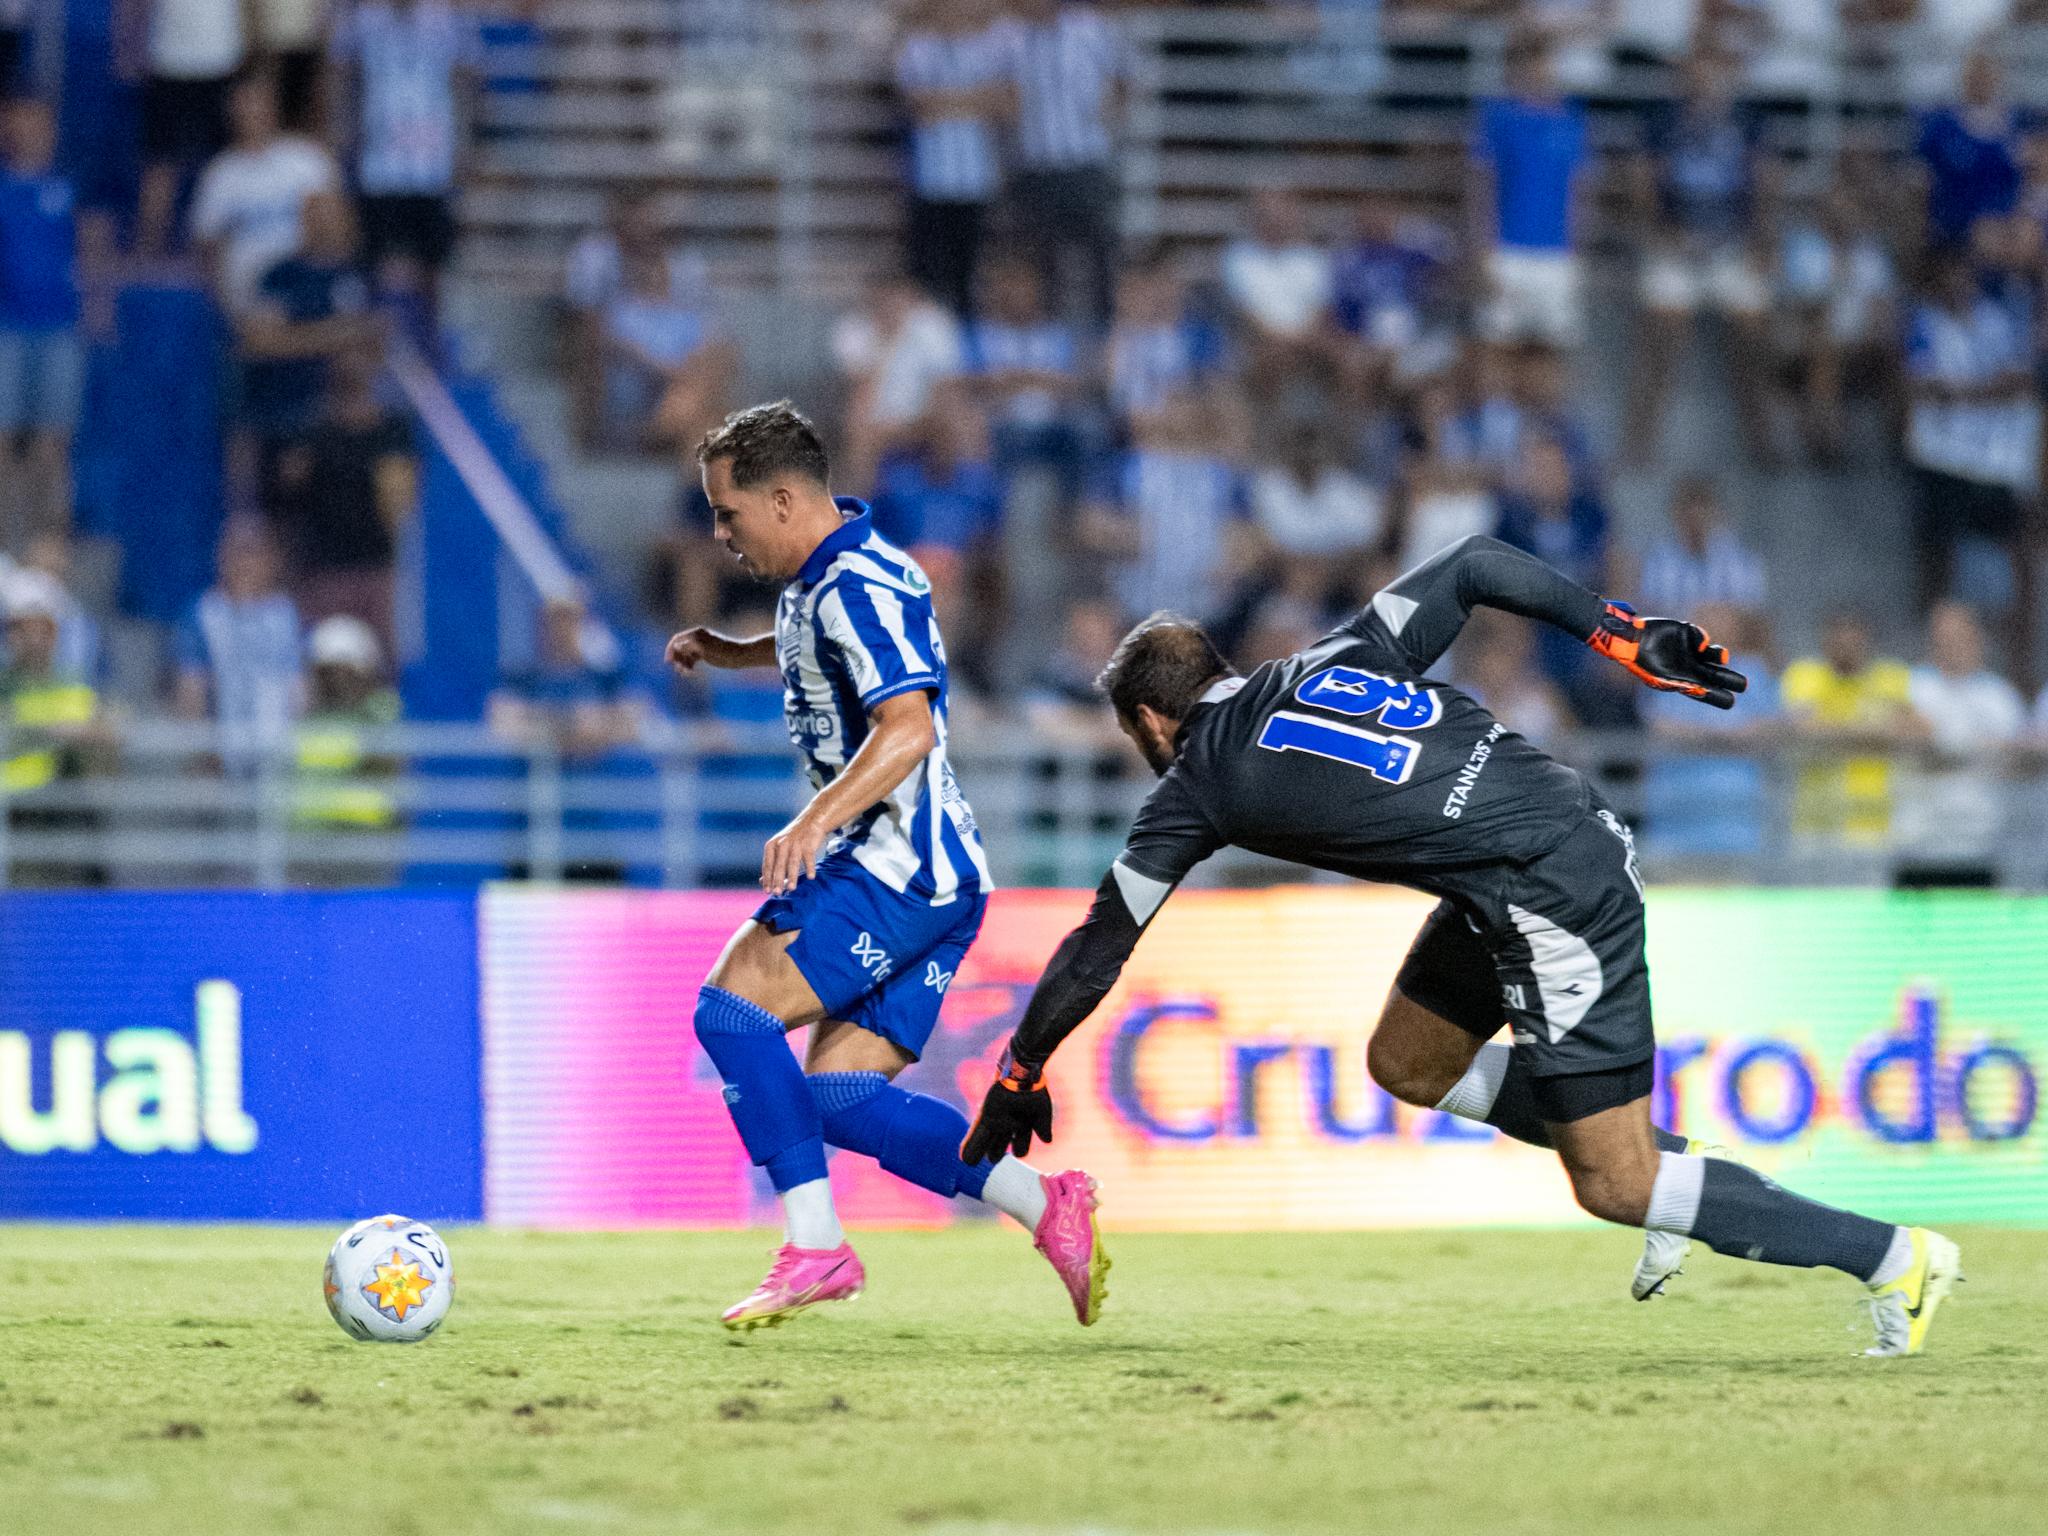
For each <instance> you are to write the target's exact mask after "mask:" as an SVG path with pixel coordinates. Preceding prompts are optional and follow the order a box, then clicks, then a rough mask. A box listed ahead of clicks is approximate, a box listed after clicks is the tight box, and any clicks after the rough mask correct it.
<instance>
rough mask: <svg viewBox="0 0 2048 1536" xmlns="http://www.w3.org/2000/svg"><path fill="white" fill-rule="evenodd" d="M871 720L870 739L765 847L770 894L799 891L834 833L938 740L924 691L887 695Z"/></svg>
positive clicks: (887, 791)
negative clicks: (841, 770) (799, 887)
mask: <svg viewBox="0 0 2048 1536" xmlns="http://www.w3.org/2000/svg"><path fill="white" fill-rule="evenodd" d="M868 722H869V729H868V734H867V739H866V740H865V741H863V742H862V743H861V744H860V748H859V750H858V751H856V752H855V753H854V754H853V760H852V761H851V762H849V763H848V764H847V765H846V768H845V770H844V771H843V772H841V773H840V775H839V777H837V778H836V779H834V780H833V781H832V782H831V783H830V784H827V785H826V786H825V787H824V788H823V789H821V790H819V791H818V793H817V794H816V795H815V796H814V797H813V798H812V800H811V803H810V804H809V805H807V806H805V807H804V808H803V809H802V810H801V811H799V812H798V813H797V815H796V819H795V820H794V821H792V822H791V823H790V824H789V825H788V826H786V827H784V828H783V829H782V830H781V831H780V832H778V833H776V834H775V835H774V836H773V837H771V838H769V839H768V845H767V847H766V848H764V849H763V850H762V851H761V889H762V890H764V891H766V892H767V893H768V894H769V895H771V896H780V895H782V894H783V893H784V892H785V891H791V890H794V889H795V888H796V883H797V881H798V880H799V879H801V878H802V877H803V876H805V875H815V874H816V873H817V872H818V855H819V853H820V852H821V851H823V849H824V847H825V845H826V844H827V843H829V842H830V841H832V834H833V833H835V832H837V831H838V830H839V829H840V828H841V827H843V826H845V825H846V824H847V823H848V822H849V821H852V820H853V819H854V818H855V817H856V816H858V815H860V814H861V813H862V812H863V811H865V810H866V809H867V808H868V807H869V806H871V805H874V804H876V803H878V802H880V801H883V800H886V799H888V798H889V796H890V795H892V794H894V793H895V791H896V789H897V786H899V785H900V784H902V782H903V781H904V780H905V779H907V778H909V777H910V776H911V775H912V774H913V773H916V772H918V771H919V769H920V768H921V767H922V765H923V763H924V760H925V759H926V758H927V757H929V756H930V755H931V750H932V748H933V747H934V746H936V745H938V740H939V733H938V728H937V727H936V726H935V725H933V723H932V701H931V699H930V697H929V696H928V695H926V694H924V693H922V692H915V693H899V694H896V695H894V696H893V697H890V698H886V699H883V700H882V701H881V702H880V703H878V704H876V705H875V707H874V708H873V709H871V710H869V711H868Z"/></svg>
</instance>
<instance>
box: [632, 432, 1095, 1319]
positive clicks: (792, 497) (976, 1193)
mask: <svg viewBox="0 0 2048 1536" xmlns="http://www.w3.org/2000/svg"><path fill="white" fill-rule="evenodd" d="M697 458H698V462H699V464H700V465H701V466H702V469H703V475H704V494H705V495H706V496H707V497H709V498H710V501H711V511H712V516H713V519H714V522H715V534H716V537H717V539H718V542H719V543H720V544H722V545H724V546H725V548H726V549H727V550H728V551H730V552H731V554H732V555H733V557H734V558H735V559H736V560H738V561H739V563H740V566H741V568H742V569H744V570H745V571H746V572H747V573H748V574H749V575H751V576H753V577H755V578H756V579H758V580H760V581H764V582H768V583H771V584H773V585H776V586H779V587H781V589H782V596H781V599H780V601H779V602H778V603H777V605H776V611H775V631H774V633H773V634H767V635H754V636H749V637H747V638H744V639H738V638H734V637H731V636H727V635H721V634H716V633H714V632H713V631H711V630H708V629H702V628H699V629H687V630H684V631H683V632H682V633H680V634H678V635H676V636H675V637H674V638H673V639H671V640H670V641H669V643H668V659H669V662H670V663H671V664H672V665H674V666H675V667H677V668H679V669H681V670H682V671H685V672H687V671H689V670H691V669H692V668H693V667H695V666H697V665H698V664H699V663H700V662H701V663H703V664H705V665H707V666H713V667H779V668H780V669H781V671H782V681H783V687H784V689H785V690H786V695H785V697H786V702H785V705H784V716H785V718H786V720H787V721H788V725H789V733H790V736H791V738H792V739H793V740H794V741H795V743H796V745H797V747H798V749H799V750H800V751H801V752H802V753H803V756H804V766H805V769H806V771H807V772H808V774H809V776H810V781H811V786H812V788H813V789H814V790H815V791H816V794H815V795H814V796H813V798H812V800H811V802H810V804H809V805H807V806H805V807H804V809H803V811H802V812H801V813H800V814H799V815H798V816H797V817H796V819H795V820H794V821H792V822H790V824H789V825H788V826H786V827H784V828H783V829H782V830H781V831H780V832H778V833H776V834H775V836H774V837H772V838H770V839H769V840H768V845H767V847H766V849H765V850H764V851H763V853H762V856H761V887H762V889H763V890H765V891H766V892H767V893H768V899H767V900H766V901H765V902H763V903H762V904H761V906H760V908H759V910H757V911H756V912H755V913H754V916H753V918H752V919H751V920H750V921H748V922H746V923H743V924H741V925H740V929H739V931H738V932H737V933H735V934H734V935H733V936H732V940H731V942H729V943H728V944H727V945H726V947H725V952H724V953H723V954H721V955H720V956H719V957H718V963H717V964H716V965H714V966H713V967H712V968H711V974H710V976H709V977H707V978H706V979H705V982H704V987H703V990H702V991H700V992H699V993H698V996H697V1018H696V1026H697V1039H698V1040H699V1041H700V1042H701V1043H702V1044H703V1047H704V1053H705V1054H706V1055H707V1056H709V1057H710V1058H711V1061H712V1064H713V1065H714V1066H716V1067H717V1068H718V1074H719V1076H720V1077H721V1078H722V1079H723V1080H724V1082H725V1102H726V1105H727V1107H728V1108H729V1109H730V1110H731V1111H732V1119H733V1124H734V1126H735V1127H737V1128H738V1130H739V1134H740V1140H741V1141H742V1142H743V1143H744V1144H745V1145H746V1149H747V1155H748V1156H749V1157H751V1158H752V1159H753V1161H754V1162H755V1163H756V1164H757V1165H758V1166H760V1167H762V1168H764V1169H766V1170H767V1173H768V1178H769V1181H770V1182H771V1183H772V1184H773V1185H774V1186H775V1189H776V1191H777V1193H778V1194H780V1196H781V1198H782V1206H783V1213H784V1216H785V1217H786V1219H787V1223H788V1229H787V1233H786V1241H785V1242H784V1243H783V1244H782V1247H781V1249H780V1251H779V1252H778V1253H777V1254H776V1256H775V1263H774V1266H773V1267H772V1268H771V1269H770V1270H769V1271H768V1277H767V1279H765V1280H763V1281H762V1282H761V1284H760V1285H759V1286H758V1287H757V1288H756V1289H755V1290H754V1292H753V1294H752V1295H750V1296H748V1297H747V1298H746V1299H745V1300H744V1301H741V1302H740V1303H738V1304H737V1305H735V1306H733V1307H732V1308H730V1309H729V1310H728V1311H727V1312H726V1313H725V1315H724V1322H725V1325H726V1326H727V1327H728V1328H755V1327H760V1326H763V1325H766V1326H771V1327H772V1326H774V1325H775V1324H777V1323H780V1322H782V1321H783V1320H784V1319H785V1318H788V1317H791V1316H794V1315H795V1314H796V1313H798V1312H800V1311H802V1310H803V1309H804V1308H806V1307H809V1306H812V1305H814V1304H816V1303H818V1302H822V1301H840V1300H844V1299H846V1298H849V1297H852V1296H856V1295H858V1294H859V1293H860V1290H861V1287H862V1285H863V1284H864V1283H865V1281H866V1276H865V1274H864V1272H863V1271H862V1269H861V1262H860V1260H859V1258H857V1257H856V1256H855V1254H854V1251H853V1247H852V1245H851V1244H849V1243H848V1242H847V1240H846V1234H845V1233H844V1232H843V1231H841V1230H840V1226H839V1218H838V1216H837V1215H836V1214H835V1212H834V1210H833V1205H832V1186H831V1183H830V1181H829V1179H828V1178H827V1177H826V1171H825V1147H826V1146H827V1145H828V1144H829V1145H831V1146H835V1147H843V1148H845V1149H846V1150H848V1151H852V1152H860V1153H864V1154H866V1155H867V1156H869V1157H872V1158H874V1159H876V1160H877V1161H878V1162H880V1163H881V1165H882V1166H883V1167H884V1168H885V1169H887V1170H888V1171H889V1172H891V1173H893V1174H895V1175H897V1177H899V1178H903V1179H907V1180H909V1181H910V1182H911V1183H913V1184H917V1185H920V1186H922V1187H923V1188H925V1189H929V1190H932V1191H934V1192H936V1193H938V1194H941V1195H948V1196H952V1195H970V1196H973V1197H974V1198H976V1199H978V1200H982V1201H985V1202H987V1203H988V1204H989V1205H992V1206H994V1207H995V1208H996V1209H997V1210H999V1211H1002V1212H1004V1213H1005V1214H1006V1215H1009V1216H1012V1217H1014V1218H1016V1220H1017V1221H1019V1222H1021V1223H1022V1224H1023V1226H1024V1228H1025V1230H1026V1231H1028V1232H1030V1233H1032V1235H1033V1238H1034V1241H1035V1245H1036V1246H1037V1248H1038V1250H1039V1252H1041V1253H1043V1254H1044V1255H1045V1256H1046V1258H1047V1259H1048V1260H1050V1261H1051V1263H1052V1266H1053V1268H1054V1269H1055V1270H1056V1271H1058V1273H1059V1277H1060V1279H1061V1281H1062V1282H1063V1283H1064V1284H1065V1285H1066V1288H1067V1294H1068V1296H1069V1298H1070V1299H1071V1300H1072V1302H1073V1304H1074V1311H1075V1315H1076V1316H1078V1317H1079V1318H1080V1320H1081V1322H1082V1323H1083V1324H1088V1323H1092V1322H1094V1321H1095V1318H1096V1315H1097V1313H1098V1312H1099V1310H1100V1308H1101V1306H1102V1300H1103V1296H1104V1294H1105V1292H1104V1287H1103V1279H1104V1272H1105V1271H1106V1270H1107V1269H1108V1268H1109V1259H1108V1257H1107V1256H1106V1255H1105V1254H1104V1253H1103V1251H1102V1244H1101V1239H1100V1237H1099V1235H1098V1234H1097V1232H1096V1229H1095V1216H1094V1211H1095V1205H1096V1191H1095V1181H1094V1180H1093V1179H1091V1178H1089V1177H1088V1175H1087V1174H1085V1173H1081V1172H1074V1171H1070V1172H1066V1173H1059V1174H1052V1175H1042V1174H1040V1173H1038V1172H1037V1171H1036V1170H1035V1169H1033V1168H1031V1167H1029V1166H1027V1165H1026V1164H1024V1163H1022V1162H1020V1161H1019V1160H1018V1159H1016V1158H1014V1157H1007V1156H1006V1157H1002V1158H1000V1159H999V1160H995V1161H989V1160H984V1159H977V1160H975V1161H974V1162H971V1163H963V1162H962V1161H961V1160H960V1156H959V1148H960V1143H961V1140H962V1138H963V1137H964V1136H965V1134H966V1131H967V1119H966V1116H964V1115H962V1114H961V1113H960V1111H959V1110H957V1109H955V1108H953V1106H952V1105H950V1104H947V1103H944V1102H943V1101H941V1100H938V1099H934V1098H928V1097H926V1096H924V1095H922V1094H913V1093H906V1092H905V1091H904V1090H902V1089H901V1088H898V1087H896V1086H895V1085H894V1084H893V1082H892V1081H891V1079H893V1078H894V1077H895V1076H896V1074H897V1073H899V1072H901V1071H902V1070H903V1069H904V1068H905V1067H906V1066H908V1065H910V1063H911V1062H913V1061H915V1060H917V1058H918V1055H919V1053H920V1052H922V1051H923V1049H924V1045H925V1041H926V1040H927V1039H929V1038H930V1036H931V1032H932V1026H933V1025H934V1024H935V1023H937V1021H938V1016H939V1004H940V1002H941V1000H942V999H943V998H944V996H945V992H946V987H947V985H948V984H949V983H950V982H951V981H952V979H953V974H954V972H955V971H956V970H957V969H958V968H959V965H960V961H961V957H962V956H964V955H965V954H966V953H967V947H968V946H969V945H970V944H972V943H973V942H974V936H975V934H976V933H977V932H978V931H979V930H980V928H981V917H982V911H983V909H984V908H985V907H986V906H987V905H988V892H989V889H990V882H989V875H988V862H987V860H986V859H985V858H984V857H983V855H982V849H981V838H980V833H979V832H978V830H977V829H976V827H975V824H974V813H973V812H972V811H971V810H969V809H968V806H967V799H966V797H965V796H964V795H962V794H961V792H960V786H959V784H958V783H957V782H955V780H954V778H953V770H952V768H951V767H950V766H949V765H948V764H947V761H946V652H945V647H944V646H943V645H942V644H941V643H940V641H939V626H938V624H937V622H936V621H935V620H934V619H933V617H932V603H931V584H930V583H929V582H928V581H926V580H925V576H924V572H922V571H920V570H919V569H918V568H917V566H916V564H915V563H914V562H913V561H912V560H911V559H910V557H909V556H908V555H906V554H904V553H903V551H902V550H900V549H898V548H896V547H895V546H894V545H892V544H890V543H888V542H887V541H886V540H884V539H882V538H881V537H880V536H878V535H877V534H876V533H875V531H874V528H873V526H872V524H871V522H870V520H869V517H868V509H867V508H866V507H865V506H863V505H862V504H861V503H860V502H858V501H855V500H853V499H852V498H851V497H834V496H833V494H832V492H831V490H830V489H829V481H828V479H827V474H828V465H827V461H826V455H825V447H824V444H823V443H822V442H820V441H819V438H818V434H817V432H816V431H815V430H813V428H812V426H811V424H810V422H808V421H806V420H805V419H804V418H803V417H802V416H801V415H799V414H798V413H797V411H796V409H795V408H794V407H793V406H791V405H790V403H789V402H788V401H786V400H784V401H778V402H776V403H775V404H772V405H757V406H753V407H751V408H750V409H747V410H744V411H740V412H738V413H737V414H735V415H733V416H730V417H728V418H727V419H726V421H725V423H724V425H722V426H720V427H719V428H717V429H716V430H715V431H713V432H712V433H710V434H709V435H708V436H707V437H706V438H705V439H704V441H703V442H702V443H701V444H700V445H699V446H698V449H697ZM806 1025H808V1026H810V1030H811V1035H810V1042H809V1050H808V1052H807V1054H806V1058H805V1063H804V1065H803V1067H802V1068H799V1067H798V1066H797V1063H796V1058H795V1057H794V1056H793V1055H791V1053H790V1049H789V1047H788V1045H787V1044H786V1043H785V1042H784V1040H783V1035H784V1034H785V1033H786V1032H787V1031H789V1030H792V1029H800V1028H803V1027H805V1026H806Z"/></svg>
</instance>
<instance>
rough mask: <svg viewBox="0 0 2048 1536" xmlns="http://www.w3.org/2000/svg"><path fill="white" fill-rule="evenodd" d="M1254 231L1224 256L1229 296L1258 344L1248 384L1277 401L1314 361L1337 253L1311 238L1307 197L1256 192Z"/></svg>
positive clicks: (1251, 340)
mask: <svg viewBox="0 0 2048 1536" xmlns="http://www.w3.org/2000/svg"><path fill="white" fill-rule="evenodd" d="M1249 210H1250V228H1249V229H1248V230H1247V231H1246V232H1245V233H1244V234H1241V235H1239V236H1238V237H1237V238H1236V239H1235V240H1233V241H1231V242H1230V244H1229V245H1228V246H1226V247H1225V248H1224V251H1223V263H1222V276H1223V291H1224V293H1225V295H1226V296H1227V297H1228V298H1229V300H1230V304H1231V308H1232V309H1233V310H1234V311H1235V313H1236V316H1237V319H1238V322H1239V323H1240V324H1241V325H1242V326H1243V327H1244V330H1245V333H1246V337H1247V340H1248V341H1249V343H1250V346H1249V356H1248V358H1247V360H1246V363H1247V366H1246V373H1247V375H1248V379H1247V382H1248V384H1249V386H1250V388H1251V389H1252V391H1253V393H1254V394H1256V395H1258V396H1259V397H1260V398H1261V399H1266V400H1271V399H1272V398H1273V391H1275V390H1277V389H1278V388H1280V387H1281V386H1282V385H1284V383H1285V382H1286V380H1287V377H1288V375H1289V374H1290V373H1292V372H1293V371H1295V370H1296V369H1298V368H1300V367H1302V366H1303V365H1304V364H1306V363H1309V362H1311V361H1313V360H1314V359H1315V358H1316V356H1317V355H1318V354H1319V353H1320V352H1321V350H1322V345H1323V342H1324V340H1325V337H1326V332H1325V326H1326V324H1327V322H1328V320H1329V315H1330V303H1331V299H1332V297H1333V288H1332V275H1333V274H1332V263H1331V258H1330V253H1329V251H1328V250H1327V249H1326V248H1325V247H1324V246H1322V245H1319V244H1318V243H1317V242H1316V241H1314V240H1313V239H1311V238H1310V237H1309V229H1308V215H1307V212H1306V210H1305V209H1304V208H1303V207H1302V205H1301V199H1300V198H1298V197H1296V196H1295V195H1294V194H1293V193H1292V192H1290V191H1288V190H1287V189H1286V188H1284V187H1265V188H1262V189H1261V190H1259V191H1257V192H1254V193H1253V194H1252V196H1251V200H1250V205H1249Z"/></svg>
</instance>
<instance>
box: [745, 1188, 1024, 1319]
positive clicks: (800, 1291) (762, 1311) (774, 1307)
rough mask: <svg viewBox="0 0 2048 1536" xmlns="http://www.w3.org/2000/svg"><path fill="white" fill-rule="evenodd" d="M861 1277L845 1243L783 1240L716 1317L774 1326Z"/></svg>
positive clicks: (851, 1293) (855, 1288) (853, 1287)
mask: <svg viewBox="0 0 2048 1536" xmlns="http://www.w3.org/2000/svg"><path fill="white" fill-rule="evenodd" d="M1048 1209H1049V1208H1048ZM867 1280H868V1275H867V1271H866V1270H864V1269H862V1268H861V1264H860V1256H859V1255H858V1254H856V1253H855V1252H854V1251H853V1244H851V1243H841V1244H840V1245H839V1246H838V1247H837V1248H799V1247H797V1246H796V1244H794V1243H784V1244H783V1245H782V1246H781V1247H780V1248H778V1249H776V1250H775V1262H774V1263H773V1264H772V1265H770V1266H769V1268H768V1278H767V1279H765V1280H763V1281H762V1282H761V1283H760V1284H759V1285H758V1286H756V1287H755V1288H754V1294H753V1295H751V1296H749V1297H748V1298H747V1299H746V1300H745V1301H743V1302H741V1303H740V1304H739V1305H738V1306H735V1307H728V1308H726V1310H725V1313H724V1315H723V1316H722V1317H721V1318H720V1321H721V1322H723V1323H724V1324H725V1326H726V1327H728V1328H744V1329H754V1328H776V1327H780V1326H781V1324H782V1323H783V1322H784V1321H785V1320H786V1319H788V1318H792V1317H795V1316H796V1315H797V1313H799V1312H801V1311H803V1309H804V1308H805V1307H808V1306H813V1305H815V1304H816V1303H818V1302H821V1301H851V1300H852V1299H853V1298H854V1297H856V1296H858V1295H859V1294H860V1293H861V1288H862V1287H863V1286H865V1285H866V1284H867Z"/></svg>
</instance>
